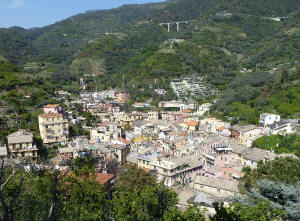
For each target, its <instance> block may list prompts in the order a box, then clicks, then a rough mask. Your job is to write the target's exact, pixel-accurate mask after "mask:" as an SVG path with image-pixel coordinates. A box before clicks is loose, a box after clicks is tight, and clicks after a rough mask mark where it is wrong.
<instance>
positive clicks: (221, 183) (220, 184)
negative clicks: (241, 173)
mask: <svg viewBox="0 0 300 221" xmlns="http://www.w3.org/2000/svg"><path fill="white" fill-rule="evenodd" d="M195 184H200V185H204V186H210V187H214V188H218V189H223V190H228V191H232V192H237V193H238V192H239V190H238V182H235V181H229V180H223V179H220V178H215V177H205V176H197V177H196V179H195Z"/></svg>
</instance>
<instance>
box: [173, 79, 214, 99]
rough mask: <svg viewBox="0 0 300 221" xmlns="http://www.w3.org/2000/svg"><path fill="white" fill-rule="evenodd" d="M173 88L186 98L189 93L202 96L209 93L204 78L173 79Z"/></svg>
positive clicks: (177, 93) (178, 94)
mask: <svg viewBox="0 0 300 221" xmlns="http://www.w3.org/2000/svg"><path fill="white" fill-rule="evenodd" d="M171 88H172V89H173V91H174V93H175V94H176V95H177V96H178V97H179V98H186V97H188V96H189V95H192V96H194V97H201V96H206V95H208V93H209V92H208V88H207V87H206V86H205V85H204V83H203V81H202V78H201V77H197V78H195V79H194V78H182V79H173V80H172V81H171Z"/></svg>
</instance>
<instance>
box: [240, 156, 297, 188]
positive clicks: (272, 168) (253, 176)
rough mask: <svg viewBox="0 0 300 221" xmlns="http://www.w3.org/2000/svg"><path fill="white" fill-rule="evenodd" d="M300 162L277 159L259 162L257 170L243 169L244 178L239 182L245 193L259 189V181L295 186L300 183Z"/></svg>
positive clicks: (290, 159) (287, 158) (291, 159)
mask: <svg viewBox="0 0 300 221" xmlns="http://www.w3.org/2000/svg"><path fill="white" fill-rule="evenodd" d="M299 171H300V160H299V159H293V158H289V157H286V158H276V159H274V160H272V161H268V162H265V163H264V162H261V161H260V162H259V163H258V165H257V168H256V169H251V168H250V167H244V168H243V173H244V175H243V177H242V178H241V179H240V180H239V182H240V187H241V190H242V191H243V192H244V191H245V190H246V191H249V190H251V189H252V188H255V187H257V181H258V180H260V179H267V180H271V181H275V182H285V183H287V184H295V183H297V182H298V181H300V172H299Z"/></svg>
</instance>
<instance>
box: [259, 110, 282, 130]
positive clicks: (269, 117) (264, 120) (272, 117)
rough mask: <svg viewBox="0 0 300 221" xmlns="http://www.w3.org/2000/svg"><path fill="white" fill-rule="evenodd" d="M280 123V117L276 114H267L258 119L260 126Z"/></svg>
mask: <svg viewBox="0 0 300 221" xmlns="http://www.w3.org/2000/svg"><path fill="white" fill-rule="evenodd" d="M278 121H280V116H279V115H276V114H268V113H264V114H261V115H260V117H259V124H260V126H263V127H265V126H267V125H270V124H274V123H275V122H278Z"/></svg>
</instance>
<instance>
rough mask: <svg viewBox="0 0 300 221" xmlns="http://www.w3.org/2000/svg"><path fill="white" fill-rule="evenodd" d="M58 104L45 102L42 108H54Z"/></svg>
mask: <svg viewBox="0 0 300 221" xmlns="http://www.w3.org/2000/svg"><path fill="white" fill-rule="evenodd" d="M58 106H59V105H58V104H47V105H46V106H44V108H56V107H58Z"/></svg>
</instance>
